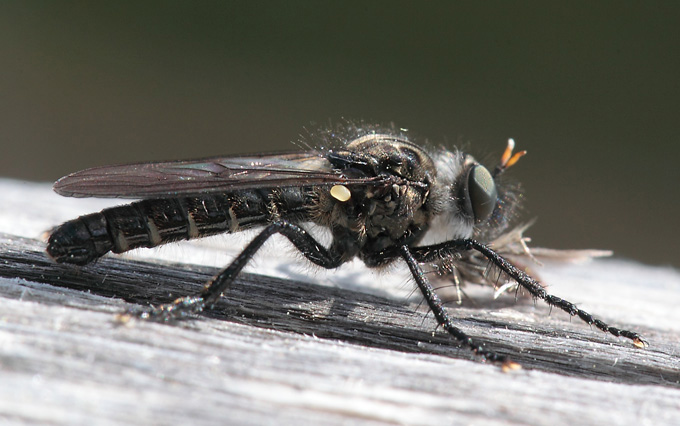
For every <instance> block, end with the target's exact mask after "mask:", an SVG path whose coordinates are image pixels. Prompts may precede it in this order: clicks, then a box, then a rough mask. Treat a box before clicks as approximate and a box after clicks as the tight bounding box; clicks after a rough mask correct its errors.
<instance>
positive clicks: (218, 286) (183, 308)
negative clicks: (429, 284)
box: [122, 220, 343, 321]
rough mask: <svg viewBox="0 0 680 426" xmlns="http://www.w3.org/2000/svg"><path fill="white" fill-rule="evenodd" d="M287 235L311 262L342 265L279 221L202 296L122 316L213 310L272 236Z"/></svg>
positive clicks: (153, 316)
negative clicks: (211, 308) (210, 308)
mask: <svg viewBox="0 0 680 426" xmlns="http://www.w3.org/2000/svg"><path fill="white" fill-rule="evenodd" d="M277 233H278V234H281V235H284V236H285V237H286V238H288V239H289V240H290V242H291V243H293V245H294V246H295V247H296V248H297V249H298V250H299V251H300V252H301V253H302V254H303V255H304V256H305V257H306V258H307V259H309V260H310V261H311V262H312V263H314V264H316V265H319V266H321V267H323V268H326V269H332V268H337V267H338V266H340V265H341V264H342V262H343V261H342V260H341V259H340V256H337V255H334V254H333V253H331V251H329V250H328V249H326V248H325V247H323V246H322V245H321V244H319V243H318V242H317V241H316V240H315V239H314V237H312V236H311V235H309V234H308V233H307V231H305V230H304V229H302V228H301V227H299V226H297V225H295V224H292V223H290V222H287V221H283V220H281V221H277V222H274V223H271V224H270V225H268V226H267V227H266V228H264V230H262V232H260V234H259V235H257V237H255V239H253V241H251V242H250V244H248V245H247V246H246V248H245V249H243V251H242V252H241V253H240V254H239V255H238V256H237V257H236V258H235V259H234V260H233V261H232V262H231V265H229V266H228V267H227V268H225V269H224V270H223V271H222V272H220V273H219V274H218V275H217V276H215V277H214V278H213V279H211V280H210V281H208V283H206V285H205V287H204V288H203V290H202V291H201V293H200V294H198V295H196V296H187V297H181V298H179V299H176V300H175V301H173V302H170V303H166V304H163V305H159V306H152V307H144V308H135V309H131V310H130V311H128V312H127V313H126V314H125V315H123V317H122V318H123V319H126V318H129V317H137V318H142V319H152V320H156V321H170V320H173V319H177V318H183V317H186V316H188V315H192V314H196V313H199V312H201V311H202V310H203V309H205V308H206V307H207V308H209V307H212V305H214V304H215V302H217V300H218V299H219V298H220V297H222V294H223V293H224V292H225V291H227V290H228V289H229V286H230V285H231V283H232V282H233V281H234V279H235V278H236V276H238V274H239V273H240V272H241V270H243V268H244V267H245V266H246V264H247V263H248V262H249V261H250V259H252V257H253V256H254V255H255V253H256V252H257V251H258V250H259V249H260V248H261V247H262V245H263V244H264V243H265V241H267V239H268V238H269V237H271V236H272V235H274V234H277Z"/></svg>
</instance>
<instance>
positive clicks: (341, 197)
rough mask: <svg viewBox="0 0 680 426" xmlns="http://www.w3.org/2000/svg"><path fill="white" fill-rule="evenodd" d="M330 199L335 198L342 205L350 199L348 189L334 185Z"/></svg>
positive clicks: (350, 194)
mask: <svg viewBox="0 0 680 426" xmlns="http://www.w3.org/2000/svg"><path fill="white" fill-rule="evenodd" d="M331 197H333V198H335V199H336V200H338V201H340V202H341V203H344V202H345V201H347V200H349V199H350V198H352V193H351V192H349V189H347V187H346V186H343V185H335V186H333V187H332V188H331Z"/></svg>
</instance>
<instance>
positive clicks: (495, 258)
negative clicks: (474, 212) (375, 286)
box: [407, 239, 647, 348]
mask: <svg viewBox="0 0 680 426" xmlns="http://www.w3.org/2000/svg"><path fill="white" fill-rule="evenodd" d="M464 250H477V251H478V252H480V253H481V254H483V255H484V256H485V257H486V258H487V259H489V260H490V261H491V262H492V263H493V264H494V265H496V266H497V267H498V268H500V269H501V270H502V271H503V272H505V273H506V274H508V276H509V277H511V278H512V279H513V280H515V281H517V283H518V284H519V285H520V286H522V287H523V288H525V289H526V290H527V291H528V292H529V293H531V295H532V296H533V297H535V298H538V299H541V300H543V301H545V302H546V303H547V304H548V305H550V306H556V307H558V308H560V309H561V310H563V311H564V312H566V313H568V314H569V315H571V316H578V317H579V318H580V319H581V320H582V321H584V322H585V323H587V324H589V325H594V326H595V327H597V328H599V329H600V330H602V331H604V332H605V333H609V334H612V335H614V336H617V337H619V336H621V337H625V338H627V339H630V340H632V341H633V344H634V345H635V346H636V347H638V348H644V347H646V346H647V342H645V341H644V340H643V339H642V337H641V336H640V335H639V334H638V333H635V332H633V331H628V330H622V329H620V328H616V327H612V326H610V325H608V324H607V323H605V322H604V321H602V320H600V319H598V318H595V317H593V316H592V315H591V314H589V313H588V312H586V311H584V310H582V309H579V308H578V307H577V306H576V305H574V304H573V303H571V302H569V301H567V300H564V299H562V298H559V297H557V296H553V295H551V294H549V293H548V292H547V291H546V290H545V289H544V288H543V286H541V284H540V283H539V282H538V281H536V280H535V279H533V278H531V277H530V276H529V275H527V274H526V273H525V272H524V271H522V270H520V269H518V268H517V267H515V266H514V265H512V264H511V263H510V262H508V261H507V260H505V259H504V258H503V257H502V256H501V255H499V254H498V253H496V252H495V251H493V250H492V249H490V248H489V247H487V246H485V245H484V244H481V243H480V242H478V241H476V240H472V239H462V240H452V241H447V242H444V243H440V244H434V245H431V246H424V247H413V248H410V251H411V253H412V256H413V258H414V259H415V260H416V261H418V262H431V261H434V260H437V259H440V258H442V257H448V256H451V255H453V254H454V253H456V252H460V251H464ZM407 262H408V261H407ZM414 275H415V274H414Z"/></svg>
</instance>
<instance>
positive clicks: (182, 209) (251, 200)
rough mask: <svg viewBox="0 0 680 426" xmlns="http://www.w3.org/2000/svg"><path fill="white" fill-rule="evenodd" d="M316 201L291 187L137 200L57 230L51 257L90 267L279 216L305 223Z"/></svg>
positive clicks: (52, 238)
mask: <svg viewBox="0 0 680 426" xmlns="http://www.w3.org/2000/svg"><path fill="white" fill-rule="evenodd" d="M311 197H312V195H311V191H308V190H305V189H303V188H285V189H276V190H244V191H238V192H234V193H229V194H216V195H210V196H204V197H191V198H164V199H151V200H142V201H137V202H135V203H132V204H127V205H124V206H117V207H112V208H109V209H105V210H102V211H101V212H99V213H92V214H88V215H85V216H81V217H79V218H77V219H74V220H71V221H68V222H66V223H64V224H63V225H61V226H59V227H57V228H56V229H55V230H54V231H53V232H52V234H51V235H50V238H49V240H48V242H47V253H48V254H49V255H50V256H51V257H52V258H53V259H54V260H56V261H57V262H59V263H73V264H76V265H85V264H87V263H90V262H92V261H94V260H96V259H98V258H99V257H101V256H103V255H104V254H106V253H108V252H109V251H112V252H114V253H123V252H125V251H128V250H132V249H134V248H138V247H156V246H158V245H161V244H165V243H169V242H172V241H178V240H186V239H192V238H198V237H206V236H209V235H215V234H220V233H224V232H234V231H236V230H240V229H247V228H252V227H254V226H258V225H264V224H266V223H268V222H269V221H271V220H272V219H274V218H275V217H278V216H277V212H281V213H282V214H281V217H283V218H286V219H289V220H305V219H306V218H308V217H309V209H310V206H311V205H312V198H311Z"/></svg>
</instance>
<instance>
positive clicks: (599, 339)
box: [0, 182, 680, 424]
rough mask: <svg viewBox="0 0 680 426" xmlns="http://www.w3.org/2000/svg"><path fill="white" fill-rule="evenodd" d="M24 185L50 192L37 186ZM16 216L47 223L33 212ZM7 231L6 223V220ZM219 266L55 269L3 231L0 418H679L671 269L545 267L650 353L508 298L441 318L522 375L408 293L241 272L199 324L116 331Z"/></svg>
mask: <svg viewBox="0 0 680 426" xmlns="http://www.w3.org/2000/svg"><path fill="white" fill-rule="evenodd" d="M6 184H7V185H10V186H15V185H14V183H12V182H9V183H6ZM34 189H35V191H36V194H37V195H39V196H42V195H44V197H45V198H48V197H50V195H49V194H48V191H47V188H46V187H44V188H34ZM0 192H2V191H0ZM24 192H25V191H24ZM4 193H5V194H7V193H8V191H5V192H4ZM43 193H44V194H43ZM1 196H2V195H0V197H1ZM5 197H6V198H7V196H5ZM24 198H25V197H24ZM52 200H53V199H52ZM39 202H40V200H32V201H28V200H22V201H20V202H19V201H18V200H17V199H13V198H11V197H9V199H5V200H4V202H2V203H0V204H2V206H3V207H1V208H0V223H1V222H3V221H5V222H7V220H8V218H11V211H10V210H11V206H12V204H13V203H14V206H16V204H21V203H24V204H29V203H39ZM24 207H25V208H24V210H23V212H24V213H27V214H28V215H29V216H30V215H33V216H36V217H37V219H36V222H38V223H45V221H46V219H45V218H44V215H43V216H42V217H41V215H40V210H39V208H38V207H36V206H34V207H33V209H31V208H27V206H24ZM55 209H56V210H59V208H55ZM55 209H53V210H55ZM82 213H85V212H82ZM24 220H25V218H22V219H21V221H24ZM59 220H63V219H62V218H60V219H59ZM57 222H58V221H57ZM53 224H56V223H53ZM29 227H30V226H29ZM0 230H3V231H5V232H7V231H8V230H12V227H11V224H7V223H5V225H4V228H0ZM22 233H23V234H24V235H26V234H30V233H31V232H28V231H22ZM34 235H35V234H34ZM216 270H217V269H215V268H214V267H207V266H197V265H188V264H180V263H167V262H162V261H158V260H150V261H147V262H140V261H136V260H130V259H123V258H120V257H115V256H110V257H106V258H105V259H102V260H101V261H100V262H97V263H96V264H94V265H90V266H87V267H83V268H78V267H72V266H68V265H56V264H54V263H52V262H51V261H50V260H49V259H47V257H46V256H45V255H44V253H43V244H42V243H41V242H39V241H36V240H31V239H26V238H20V237H14V236H9V235H7V234H5V235H2V236H0V276H2V277H4V278H0V374H1V375H2V385H1V386H0V419H4V420H11V421H14V422H15V423H23V424H28V423H37V422H43V423H54V424H78V423H86V422H87V423H91V422H92V420H93V419H94V420H96V422H97V423H99V424H120V423H131V424H141V423H153V424H167V423H171V422H172V423H185V422H192V423H199V424H213V423H214V424H225V423H229V424H263V423H277V424H280V423H292V422H296V423H302V424H320V423H323V424H342V423H348V422H359V423H365V424H390V423H399V424H432V423H434V422H445V423H474V424H508V423H533V424H548V423H550V424H567V423H574V422H576V421H578V422H580V423H582V424H602V423H605V422H606V423H610V424H611V423H617V424H632V423H640V422H643V421H649V422H653V423H659V424H660V423H666V424H668V423H672V422H678V421H680V408H679V403H678V401H679V400H680V390H679V388H680V384H679V382H680V357H678V350H677V348H678V340H680V339H679V338H678V327H679V324H680V321H678V320H679V319H680V318H679V314H678V313H677V312H676V310H675V307H676V306H677V305H678V302H680V300H679V297H680V296H678V295H679V294H680V291H679V290H680V276H679V274H678V273H677V271H673V270H670V269H663V268H648V267H643V266H640V265H635V264H630V263H625V262H620V261H614V262H612V261H609V262H606V261H604V262H594V263H592V264H589V265H585V266H581V267H578V268H576V267H570V268H566V269H552V270H550V269H548V270H546V271H544V272H542V275H543V277H544V278H546V280H547V281H548V282H550V283H551V284H552V285H553V287H552V289H553V291H555V292H557V294H559V295H560V296H564V297H565V298H570V299H574V300H573V301H575V302H582V303H583V304H584V305H586V306H587V307H588V309H590V310H591V311H592V312H593V313H597V314H600V315H602V316H603V317H604V318H605V319H606V320H607V321H610V322H612V323H613V324H616V325H618V326H625V327H629V328H632V329H635V330H637V331H640V332H642V333H644V336H645V337H646V338H647V339H648V340H649V342H650V347H649V348H647V349H645V350H638V349H635V348H633V347H632V345H631V344H630V343H629V342H627V341H624V340H617V339H616V338H614V337H612V336H608V335H605V334H603V333H601V332H599V331H597V330H595V329H590V328H589V327H588V326H586V325H584V324H583V323H581V322H580V321H578V320H572V321H570V320H569V318H568V316H567V315H566V314H564V313H561V312H553V313H552V315H550V316H549V315H548V313H549V309H548V308H547V307H545V306H543V305H541V304H537V305H535V306H534V304H532V303H531V301H526V300H520V301H518V302H517V303H515V301H514V299H513V298H512V297H507V298H501V299H499V300H495V301H494V300H491V299H490V297H489V291H488V290H486V289H475V288H471V289H468V292H469V293H470V295H471V297H473V300H468V301H466V303H465V304H464V305H463V306H462V307H457V306H453V307H452V308H451V309H449V311H450V313H451V315H452V316H454V317H455V318H456V319H457V321H458V322H459V324H460V326H461V327H462V328H463V329H465V330H466V331H467V332H469V334H471V335H473V336H475V337H478V338H479V339H482V340H483V341H485V342H486V343H487V345H488V346H489V347H492V348H494V349H495V350H498V351H499V352H502V353H505V354H509V355H512V357H513V359H515V360H516V361H518V362H520V363H522V364H523V366H524V367H525V369H524V370H521V371H517V372H513V373H510V374H506V373H502V372H501V371H500V369H499V368H498V367H495V366H490V365H485V364H482V363H480V362H479V361H475V360H472V357H471V355H470V354H469V353H468V352H467V351H466V350H462V349H459V348H458V347H457V345H455V343H452V342H451V341H450V339H449V338H448V337H447V336H446V335H445V334H444V333H441V332H436V333H434V335H433V331H434V322H433V320H432V318H431V316H428V315H427V312H426V311H425V310H424V309H422V308H421V309H418V302H419V300H418V299H416V298H413V300H412V301H410V302H409V301H402V300H398V299H395V298H391V297H384V296H379V295H375V294H368V293H364V292H358V291H355V290H354V287H352V286H348V287H343V286H340V287H329V286H322V285H318V284H313V283H304V282H299V281H294V280H286V279H280V278H271V277H264V276H259V275H252V274H251V275H244V276H243V277H242V279H240V280H239V281H237V283H236V284H235V285H234V287H233V289H232V290H231V291H230V292H229V297H228V298H225V300H224V301H222V302H221V303H219V304H218V306H217V307H216V309H214V310H213V311H210V312H207V313H206V314H205V315H203V316H201V317H200V318H197V319H195V320H189V321H181V322H178V323H175V324H172V325H167V324H155V323H148V322H140V321H133V322H132V323H131V324H128V325H125V326H122V325H120V324H118V323H116V321H115V320H114V318H115V314H116V313H118V312H121V311H122V310H124V309H126V308H127V307H129V306H131V304H132V303H159V302H161V301H167V300H171V299H173V298H174V297H177V296H179V295H186V294H190V293H192V292H195V291H197V290H198V289H200V287H201V286H202V283H203V282H204V281H205V280H206V279H207V278H208V277H210V276H211V275H212V274H214V273H215V271H216ZM395 274H397V276H398V274H399V271H395ZM402 282H406V281H405V280H403V281H402ZM564 283H566V284H564ZM472 302H474V305H475V306H473V303H472Z"/></svg>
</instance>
